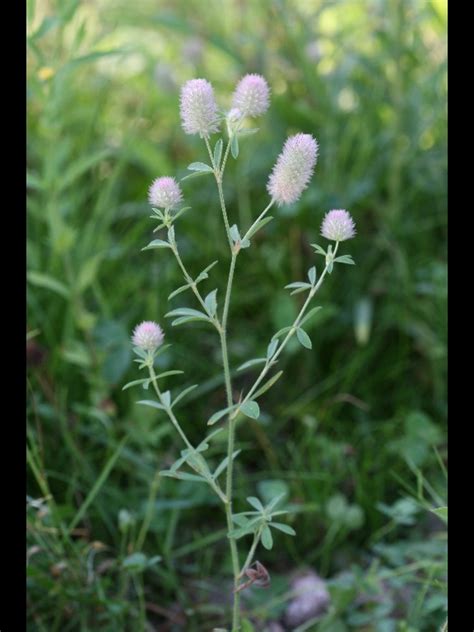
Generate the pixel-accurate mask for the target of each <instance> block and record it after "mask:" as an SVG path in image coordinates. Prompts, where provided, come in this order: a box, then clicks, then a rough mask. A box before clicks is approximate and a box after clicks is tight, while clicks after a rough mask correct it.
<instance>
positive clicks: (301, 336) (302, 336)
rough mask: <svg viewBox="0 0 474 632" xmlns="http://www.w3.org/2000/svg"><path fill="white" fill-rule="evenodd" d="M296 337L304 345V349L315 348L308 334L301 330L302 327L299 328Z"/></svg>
mask: <svg viewBox="0 0 474 632" xmlns="http://www.w3.org/2000/svg"><path fill="white" fill-rule="evenodd" d="M296 337H297V338H298V340H299V341H300V343H301V344H302V345H303V347H306V349H312V348H313V345H312V343H311V338H310V337H309V336H308V334H307V333H306V332H305V330H304V329H301V327H298V329H297V330H296Z"/></svg>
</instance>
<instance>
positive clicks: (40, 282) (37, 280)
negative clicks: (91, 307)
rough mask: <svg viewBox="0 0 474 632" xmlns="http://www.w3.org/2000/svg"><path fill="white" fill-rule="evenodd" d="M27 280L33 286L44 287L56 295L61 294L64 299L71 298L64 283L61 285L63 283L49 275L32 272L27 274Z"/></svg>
mask: <svg viewBox="0 0 474 632" xmlns="http://www.w3.org/2000/svg"><path fill="white" fill-rule="evenodd" d="M27 279H28V281H29V282H30V283H31V284H32V285H36V286H37V287H44V288H46V289H48V290H52V291H53V292H56V294H59V295H60V296H62V297H63V298H69V290H68V288H67V287H66V286H65V285H64V283H61V281H58V280H57V279H54V278H53V277H52V276H49V275H48V274H43V273H42V272H34V271H30V272H28V274H27Z"/></svg>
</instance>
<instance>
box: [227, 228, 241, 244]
mask: <svg viewBox="0 0 474 632" xmlns="http://www.w3.org/2000/svg"><path fill="white" fill-rule="evenodd" d="M229 233H230V236H231V237H232V241H233V242H234V243H235V242H236V241H240V240H241V237H240V233H239V229H238V228H237V224H233V225H232V226H231V227H230V230H229Z"/></svg>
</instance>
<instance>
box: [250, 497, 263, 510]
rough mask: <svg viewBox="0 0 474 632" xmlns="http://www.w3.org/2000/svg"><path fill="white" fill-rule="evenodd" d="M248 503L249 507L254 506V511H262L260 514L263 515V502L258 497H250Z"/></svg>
mask: <svg viewBox="0 0 474 632" xmlns="http://www.w3.org/2000/svg"><path fill="white" fill-rule="evenodd" d="M247 502H248V503H249V505H252V507H253V508H254V509H256V510H257V511H260V513H263V512H264V511H265V509H264V507H263V505H262V503H261V501H260V500H259V499H258V498H257V497H256V496H248V497H247Z"/></svg>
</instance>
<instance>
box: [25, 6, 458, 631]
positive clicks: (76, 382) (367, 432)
mask: <svg viewBox="0 0 474 632" xmlns="http://www.w3.org/2000/svg"><path fill="white" fill-rule="evenodd" d="M247 72H258V73H261V74H263V75H264V76H265V77H266V79H267V80H268V82H269V84H270V86H271V89H272V99H271V108H270V110H269V112H268V114H267V115H266V116H265V117H263V118H262V119H261V120H259V122H258V124H259V127H260V131H259V133H258V134H256V135H254V136H250V137H248V138H246V139H245V140H244V141H243V142H242V143H241V154H240V156H239V160H238V161H234V160H232V159H230V162H229V167H228V169H227V176H226V182H225V193H226V198H227V202H228V208H229V213H230V216H231V221H232V222H236V223H237V224H238V225H239V226H242V227H247V226H248V225H249V224H250V223H251V221H252V218H254V217H255V216H256V215H257V214H258V213H259V212H260V211H261V210H262V209H263V208H264V206H265V205H266V201H267V195H266V192H265V184H266V181H267V178H268V174H269V172H270V170H271V168H272V165H273V163H274V161H275V158H276V156H277V154H278V152H279V151H280V149H281V147H282V145H283V142H284V140H285V138H286V137H287V136H288V135H289V134H292V133H296V132H300V131H301V132H305V133H311V134H313V135H314V136H315V137H316V138H317V139H318V142H319V145H320V153H319V159H318V164H317V167H316V172H315V175H314V177H313V180H312V182H311V185H310V187H309V189H308V190H307V191H306V192H305V193H304V195H303V196H302V199H301V200H300V202H298V203H297V204H296V205H294V206H293V207H290V208H282V209H279V210H278V211H275V213H272V214H273V215H274V216H275V219H274V221H273V222H271V223H270V224H269V225H268V226H266V227H265V228H264V229H263V230H262V231H260V233H259V234H258V236H257V238H255V239H254V247H252V248H251V249H250V250H248V251H245V252H244V253H243V255H242V256H241V258H239V263H238V268H237V276H236V282H235V290H234V297H233V304H232V307H231V313H230V328H229V334H230V338H231V342H230V353H231V363H232V365H233V366H234V367H236V366H237V365H238V364H240V363H242V362H244V361H245V360H247V359H249V358H251V357H256V356H258V355H261V352H263V351H264V350H265V349H266V345H267V344H268V340H269V338H270V337H271V335H272V334H273V333H274V332H275V331H276V330H277V329H279V328H281V327H284V326H285V325H287V324H289V323H290V322H291V321H292V319H293V318H294V316H295V315H296V313H297V310H298V309H299V306H300V304H301V295H296V296H294V297H290V296H289V293H288V292H287V291H286V290H284V289H283V287H284V285H286V284H287V283H290V282H292V281H296V280H300V279H302V278H303V276H304V275H305V274H306V270H307V269H308V268H309V267H310V266H311V265H313V264H316V265H317V266H319V269H321V263H322V262H321V260H320V259H321V258H320V257H318V258H316V257H315V255H314V254H313V252H312V249H311V247H310V243H314V242H320V243H322V238H321V237H320V236H319V227H320V223H321V220H322V218H323V215H324V213H325V212H326V211H327V210H329V209H331V208H346V209H348V210H349V211H350V212H351V214H352V215H353V217H354V219H355V221H356V224H357V229H358V235H357V238H356V239H354V240H353V241H350V242H347V243H345V244H343V248H342V252H344V253H351V254H352V256H353V257H354V259H355V261H356V263H357V266H355V267H349V266H339V267H338V268H336V269H335V271H334V273H333V275H332V276H331V277H329V279H328V282H327V283H325V284H324V285H323V287H322V289H321V291H320V294H319V300H318V302H317V304H321V305H323V306H324V309H323V310H321V311H320V312H319V313H318V315H317V317H315V318H314V319H313V320H311V321H310V324H311V327H310V328H308V330H309V333H310V335H311V338H312V341H313V349H312V350H311V351H308V350H304V349H302V348H301V347H299V346H298V344H297V343H296V342H295V341H293V342H295V344H294V345H290V347H289V348H288V350H287V352H286V353H285V354H284V357H282V359H281V367H280V368H284V369H285V376H284V378H282V380H281V381H280V382H279V387H278V388H276V389H273V390H271V391H269V393H268V394H267V395H266V396H265V397H264V399H262V402H261V407H262V411H263V413H262V416H261V419H260V420H259V421H258V422H252V421H251V420H248V421H247V423H245V424H241V427H240V428H239V436H238V443H239V447H241V448H243V452H242V454H241V455H240V456H239V458H238V460H237V465H236V475H237V482H236V498H237V500H236V507H237V510H243V509H244V507H245V497H246V496H248V495H256V494H259V495H260V496H263V497H265V496H266V495H271V494H273V493H275V491H276V490H282V491H283V492H285V494H286V497H287V502H288V503H289V504H290V505H292V507H293V508H294V510H295V513H294V514H293V515H292V518H291V524H292V526H293V527H294V528H295V529H296V531H297V534H298V536H297V538H290V537H287V536H285V535H284V534H281V538H278V540H277V541H276V542H275V547H274V549H273V550H272V551H271V552H267V551H263V552H262V553H261V554H260V555H259V559H260V560H261V561H262V562H264V563H265V565H266V566H267V568H268V569H269V570H270V573H271V575H272V580H273V581H272V586H271V588H270V589H267V590H266V591H265V590H262V589H261V590H260V591H259V590H258V589H255V590H254V591H253V592H252V594H250V593H249V597H248V598H247V599H246V600H245V601H244V608H245V610H246V612H247V617H248V619H249V622H248V623H247V630H252V629H255V630H271V627H269V626H270V625H271V624H270V622H271V621H272V620H273V621H276V620H278V619H280V621H283V620H284V611H285V608H286V607H287V605H288V602H289V600H290V598H291V595H290V594H289V587H290V583H289V582H290V580H291V577H292V576H293V574H294V573H295V572H298V570H302V569H306V568H312V569H313V570H315V571H316V572H317V573H319V574H320V575H321V576H322V577H323V578H324V579H325V580H326V581H327V586H328V589H329V591H330V594H331V606H330V609H329V611H328V612H327V613H326V615H325V616H324V617H323V618H322V619H319V620H314V621H309V622H308V623H307V624H305V625H306V626H307V627H301V628H290V627H287V628H286V629H298V630H300V629H301V630H303V629H304V630H317V631H325V632H344V631H346V630H363V631H367V632H369V631H376V632H396V631H400V632H401V631H405V632H414V631H424V630H426V631H432V630H435V629H438V628H439V627H440V626H441V624H442V623H443V621H444V619H445V616H446V613H445V608H446V596H445V592H446V590H445V589H446V585H445V583H446V577H445V525H444V523H443V522H442V521H441V520H439V519H438V518H437V517H436V516H435V515H434V514H433V513H432V511H431V509H433V508H436V507H439V506H442V505H445V504H446V494H445V488H446V473H445V463H446V435H445V423H446V319H447V312H446V278H447V275H446V254H447V253H446V248H447V246H446V222H447V209H446V204H447V198H446V188H447V183H446V91H447V83H446V3H445V1H443V0H439V1H438V0H432V1H428V0H426V1H425V0H338V1H335V2H328V1H321V0H312V1H310V0H306V1H304V0H274V1H270V0H260V1H258V0H253V1H250V0H247V1H246V0H220V1H218V0H206V2H202V1H199V2H198V1H197V0H173V1H171V0H170V1H168V2H166V1H159V2H156V1H152V0H135V1H134V2H125V1H121V0H90V1H86V0H83V1H82V2H79V1H77V0H57V1H56V2H53V1H47V0H41V1H40V0H36V1H35V0H28V87H27V98H28V332H27V358H28V384H27V388H28V411H27V413H28V481H29V489H28V494H29V495H28V498H27V509H28V621H29V630H31V631H33V630H34V631H36V630H38V631H41V630H47V631H48V632H49V631H55V630H61V632H66V631H67V630H81V631H82V630H133V631H135V630H160V631H161V630H163V631H164V630H210V629H212V627H213V626H223V625H224V626H225V624H226V621H228V617H226V615H227V613H226V608H227V604H226V595H227V594H228V591H229V588H228V587H227V583H226V582H227V581H228V580H229V576H230V560H229V558H228V554H227V542H226V538H225V532H224V521H223V515H222V513H221V510H220V508H219V507H218V506H216V504H215V500H214V498H213V497H212V495H211V493H210V492H208V490H207V488H206V489H204V488H203V487H202V486H199V485H196V484H195V483H192V482H177V481H173V480H170V479H162V478H159V477H158V476H157V474H156V473H157V471H158V470H159V469H163V467H164V466H166V465H167V464H170V463H172V462H173V461H174V460H175V458H176V456H177V455H178V453H179V450H180V449H181V445H180V443H179V440H178V437H177V436H175V434H174V432H173V429H172V428H171V427H170V424H169V423H168V422H167V421H165V420H164V419H163V418H162V417H160V416H159V415H155V414H154V413H153V411H152V410H150V409H147V408H143V407H140V406H138V405H137V404H136V401H137V400H138V399H139V398H140V397H139V392H138V391H136V390H134V389H130V390H127V391H124V392H122V390H121V389H122V386H123V384H124V383H125V382H128V381H130V380H132V379H135V378H137V377H138V375H137V371H136V365H132V355H131V348H130V343H129V336H130V332H131V329H132V328H133V327H134V326H135V325H136V324H137V323H138V322H140V321H141V320H144V319H150V320H151V319H153V320H157V321H158V322H160V323H162V324H163V326H164V327H165V330H166V337H167V342H171V343H172V347H171V348H170V349H169V350H168V351H167V352H166V354H165V355H164V356H162V359H163V361H162V365H163V366H164V367H169V368H172V369H184V370H185V374H184V375H183V376H180V377H179V378H176V377H174V378H169V382H168V386H167V387H168V388H172V389H174V388H182V387H184V386H187V385H189V384H195V383H198V384H199V388H198V389H195V391H193V393H192V394H191V395H190V396H189V397H188V398H187V400H186V405H183V406H182V408H181V409H180V416H181V419H182V420H183V425H184V426H185V427H186V429H187V431H188V433H189V435H190V438H191V439H192V440H193V441H198V440H199V439H200V438H202V436H203V432H205V423H204V422H205V420H206V419H207V418H208V417H209V415H210V414H211V413H212V412H214V411H215V410H217V409H219V408H221V407H222V406H223V405H224V402H225V395H224V389H223V383H222V377H221V367H220V354H219V347H218V339H217V337H216V336H215V334H214V333H213V331H211V330H210V328H206V327H204V326H203V327H201V326H200V325H196V324H195V323H193V324H191V325H189V326H184V327H179V328H176V329H174V328H173V329H171V328H170V327H169V326H168V323H167V321H166V320H165V319H164V314H165V313H166V312H167V311H169V309H171V306H173V307H176V306H178V305H180V304H183V303H180V300H179V298H177V299H174V300H173V301H172V302H170V303H169V302H168V301H167V297H168V295H169V293H170V292H171V291H172V290H173V289H175V288H176V287H177V286H178V285H181V278H180V274H179V272H178V270H177V266H176V264H175V261H174V259H173V258H172V256H171V254H170V253H168V252H167V251H161V250H158V251H147V252H140V249H141V248H142V247H143V246H144V245H146V244H147V243H148V241H150V238H151V236H152V228H153V223H152V222H151V221H150V220H149V219H148V215H149V206H148V203H147V199H146V197H147V188H148V186H149V184H150V182H151V180H152V179H153V178H155V177H157V176H160V175H173V176H176V177H182V176H184V175H185V173H186V166H187V165H188V164H189V163H190V162H193V161H196V160H205V158H206V153H205V148H204V146H203V145H202V143H201V142H200V141H199V139H198V138H195V137H190V136H186V135H185V134H184V132H183V131H182V129H181V127H180V121H179V110H178V102H179V89H180V86H181V85H182V84H183V83H184V82H185V81H187V80H188V79H191V78H194V77H205V78H207V79H208V80H210V81H211V82H212V84H213V86H214V89H215V92H216V95H217V98H218V101H219V103H220V104H221V106H222V107H223V108H228V107H229V105H230V98H231V94H232V91H233V89H234V86H235V83H236V82H237V80H238V79H239V78H240V77H241V76H242V75H243V74H245V73H247ZM215 138H217V137H215ZM214 140H215V139H214ZM183 190H184V194H185V198H186V201H187V202H189V203H190V205H191V206H192V210H191V211H189V212H188V213H186V214H185V215H184V216H183V217H182V219H180V220H179V225H178V230H177V238H178V241H179V244H180V249H181V251H182V256H183V258H184V259H185V260H186V262H187V264H188V266H189V268H190V270H192V271H193V272H195V273H196V274H197V273H198V272H199V271H200V270H202V269H203V268H204V267H206V266H207V265H208V264H209V263H211V262H212V261H213V260H215V259H219V261H220V263H221V265H220V266H216V268H214V269H213V271H212V273H211V275H212V279H211V281H208V282H207V283H208V286H209V290H210V289H213V288H214V287H218V288H220V293H221V292H222V288H223V286H224V283H225V280H226V274H227V260H228V246H227V243H226V240H225V234H224V231H223V226H222V219H221V216H220V212H219V207H218V200H217V196H216V191H215V184H214V183H213V181H212V179H211V178H201V179H196V180H194V179H191V180H189V181H186V182H184V183H183ZM209 290H208V291H209ZM182 296H184V295H182ZM180 298H181V297H180ZM186 300H187V303H186ZM184 304H188V305H190V304H191V297H186V299H184ZM192 306H193V307H194V305H192ZM252 375H253V374H252V373H247V374H244V375H241V374H238V375H237V376H236V378H235V388H236V389H242V388H245V387H246V385H247V384H248V383H249V381H250V380H251V378H252ZM181 378H182V379H181ZM221 434H224V433H221ZM216 439H217V438H216ZM212 449H213V450H214V454H215V459H218V458H219V457H220V456H221V454H222V452H223V451H224V446H223V445H220V444H219V443H215V444H214V446H213V448H212ZM157 556H160V558H159V559H158V558H157ZM250 621H251V622H252V623H250ZM252 626H254V628H253V627H252Z"/></svg>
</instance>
